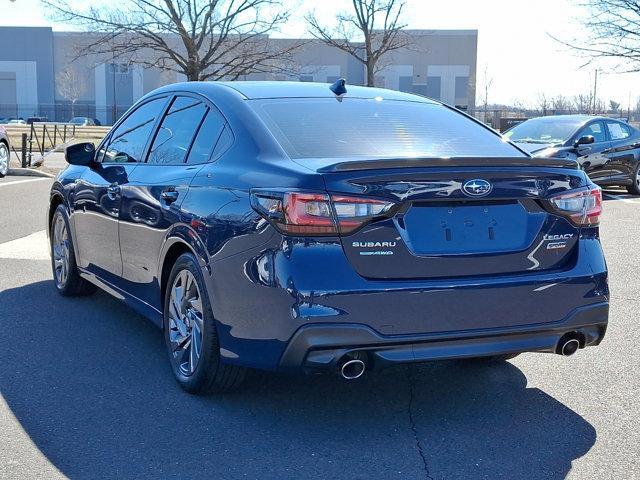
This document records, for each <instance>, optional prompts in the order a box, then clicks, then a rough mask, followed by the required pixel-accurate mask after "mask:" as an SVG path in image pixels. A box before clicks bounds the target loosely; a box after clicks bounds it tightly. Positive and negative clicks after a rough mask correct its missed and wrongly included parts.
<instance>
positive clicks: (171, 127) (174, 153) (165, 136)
mask: <svg viewBox="0 0 640 480" xmlns="http://www.w3.org/2000/svg"><path fill="white" fill-rule="evenodd" d="M206 112H207V106H206V105H205V104H204V103H202V102H201V101H200V100H198V99H195V98H191V97H177V98H176V99H175V100H174V101H173V103H172V104H171V108H169V111H168V112H167V114H166V115H165V116H164V118H163V119H162V123H161V124H160V128H158V133H157V134H156V137H155V139H154V140H153V145H152V146H151V150H150V152H149V158H148V159H147V163H161V164H164V165H180V164H183V163H184V162H185V159H186V156H187V152H188V151H189V147H190V146H191V141H192V140H193V137H194V136H195V134H196V131H197V130H198V127H199V126H200V123H201V122H202V118H203V117H204V115H205V114H206Z"/></svg>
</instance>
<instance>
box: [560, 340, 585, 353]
mask: <svg viewBox="0 0 640 480" xmlns="http://www.w3.org/2000/svg"><path fill="white" fill-rule="evenodd" d="M579 348H580V341H579V340H578V339H577V338H571V339H569V340H566V341H564V342H563V343H561V344H560V345H558V351H559V353H560V355H563V356H565V357H570V356H571V355H573V354H574V353H576V352H577V351H578V349H579Z"/></svg>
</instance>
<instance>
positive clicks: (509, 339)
mask: <svg viewBox="0 0 640 480" xmlns="http://www.w3.org/2000/svg"><path fill="white" fill-rule="evenodd" d="M608 315H609V304H608V303H606V302H603V303H598V304H593V305H589V306H585V307H581V308H577V309H575V310H574V311H573V312H571V314H570V315H568V316H567V317H566V318H565V319H564V320H562V321H560V322H554V323H545V324H539V325H527V326H526V327H510V328H501V329H486V330H474V331H467V332H464V331H463V332H460V331H458V332H452V333H446V332H445V333H438V334H425V335H408V336H407V335H402V336H384V335H380V334H379V333H377V332H376V331H375V330H373V329H371V328H369V327H367V326H365V325H358V324H344V323H343V324H310V325H305V326H303V327H301V328H300V329H299V330H298V331H297V332H296V333H295V334H294V336H293V337H292V338H291V340H290V341H289V343H288V345H287V347H286V349H285V351H284V354H283V355H282V358H281V361H280V368H282V369H299V368H304V369H307V370H323V369H330V368H335V367H336V364H337V363H338V361H339V360H340V358H342V357H343V356H344V355H346V354H349V353H353V352H366V354H367V357H368V360H369V362H370V363H371V365H372V366H373V367H374V368H375V367H381V366H385V365H389V364H394V363H411V362H425V361H431V360H444V359H457V358H469V357H482V356H490V355H501V354H506V353H520V352H549V353H553V352H555V351H556V347H557V345H558V341H559V340H560V337H562V336H563V335H565V334H566V333H569V332H575V333H577V334H578V336H579V338H580V339H581V347H582V348H584V347H586V346H592V345H598V344H599V343H600V342H601V341H602V339H603V338H604V335H605V332H606V328H607V321H608Z"/></svg>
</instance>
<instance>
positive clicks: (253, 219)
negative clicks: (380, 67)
mask: <svg viewBox="0 0 640 480" xmlns="http://www.w3.org/2000/svg"><path fill="white" fill-rule="evenodd" d="M334 87H335V86H334ZM334 90H337V88H334ZM347 90H348V92H347V93H346V95H340V96H337V95H335V94H334V93H333V91H332V90H330V89H329V86H328V85H325V84H313V83H297V82H293V83H292V82H230V83H195V82H194V83H187V84H175V85H169V86H166V87H163V88H161V89H158V90H155V91H154V92H151V93H150V94H148V95H146V96H145V97H144V98H142V99H141V100H140V101H139V102H138V103H137V104H136V105H135V106H133V107H132V108H131V109H130V110H129V111H128V112H127V113H126V114H125V115H124V116H123V118H122V119H121V120H119V121H118V123H117V124H116V125H115V126H114V127H113V128H112V129H111V131H110V133H109V134H108V135H107V136H106V137H105V139H104V140H103V141H102V143H101V144H100V145H99V146H98V148H97V149H94V146H93V145H92V144H88V143H87V144H78V145H73V146H70V147H68V148H67V150H66V157H67V160H68V162H69V163H70V164H71V165H70V166H69V167H68V168H67V169H65V170H64V171H63V172H62V173H60V175H59V176H58V178H57V180H56V181H55V183H54V185H53V188H52V190H51V203H50V208H49V228H48V231H49V232H50V239H51V249H52V267H53V275H54V279H55V286H56V288H57V289H58V291H59V292H60V293H61V294H62V295H81V294H87V293H91V292H92V291H93V290H94V288H95V286H96V285H97V286H99V287H100V288H102V289H104V290H106V291H108V292H110V293H111V294H113V295H115V296H116V297H117V298H119V299H122V300H124V301H125V302H127V303H128V304H129V305H130V306H132V307H133V308H135V309H137V310H138V311H139V312H141V313H142V314H144V315H145V316H147V317H149V318H150V319H151V320H153V321H154V322H155V323H157V325H159V326H161V327H163V329H164V334H165V340H166V346H167V351H168V357H169V360H170V363H171V366H172V369H173V372H174V374H175V377H176V379H177V380H178V382H179V383H180V385H181V386H182V387H183V388H184V389H186V390H187V391H190V392H205V391H224V390H227V389H229V388H232V387H235V386H237V385H238V384H239V383H240V381H241V380H242V379H243V377H244V375H245V372H246V369H247V368H259V369H267V370H282V371H305V372H321V371H335V372H338V373H340V374H341V375H342V376H343V377H345V378H357V377H359V376H360V375H362V373H363V372H364V370H365V369H375V368H381V367H384V366H386V365H391V364H396V363H407V362H422V361H429V360H440V359H463V358H484V359H491V360H505V359H509V358H512V357H513V356H515V355H517V354H519V353H521V352H529V351H536V352H550V353H559V354H563V355H571V354H573V353H575V352H576V350H578V349H579V348H583V347H586V346H590V345H597V344H599V343H600V341H601V340H602V338H603V336H604V334H605V330H606V326H607V321H608V305H609V300H608V298H609V292H608V286H607V268H606V265H605V261H604V256H603V252H602V249H601V246H600V240H599V232H598V222H599V217H600V212H601V203H602V202H601V200H602V199H601V192H600V189H599V188H598V187H597V186H596V185H594V184H593V183H592V182H591V181H590V180H589V178H588V177H587V175H586V174H585V173H584V172H583V171H582V170H581V169H580V168H579V167H578V164H577V163H576V162H575V161H573V160H567V159H547V158H531V157H529V156H528V155H527V154H525V153H523V152H522V151H521V150H519V149H517V148H516V147H515V146H513V145H512V144H510V143H509V142H505V141H504V140H503V138H502V137H501V136H500V135H498V134H497V133H495V132H493V131H492V130H491V129H488V128H487V127H485V126H483V125H482V124H480V123H479V122H477V121H475V120H473V119H472V118H470V117H468V116H466V115H465V114H463V113H460V112H458V111H456V110H454V109H452V108H449V107H447V106H445V105H442V104H440V103H437V102H435V101H431V100H428V99H426V98H423V97H419V96H414V95H410V94H406V93H401V92H395V91H389V90H383V89H372V88H365V87H347ZM101 354H107V353H105V352H103V353H101ZM114 355H117V353H116V352H114Z"/></svg>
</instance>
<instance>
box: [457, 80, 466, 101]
mask: <svg viewBox="0 0 640 480" xmlns="http://www.w3.org/2000/svg"><path fill="white" fill-rule="evenodd" d="M468 91H469V77H456V100H466V98H467V95H468Z"/></svg>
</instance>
